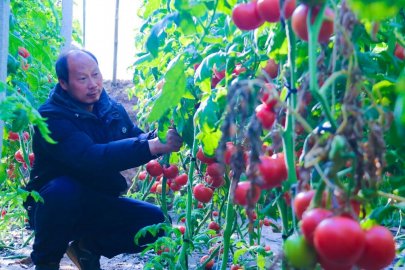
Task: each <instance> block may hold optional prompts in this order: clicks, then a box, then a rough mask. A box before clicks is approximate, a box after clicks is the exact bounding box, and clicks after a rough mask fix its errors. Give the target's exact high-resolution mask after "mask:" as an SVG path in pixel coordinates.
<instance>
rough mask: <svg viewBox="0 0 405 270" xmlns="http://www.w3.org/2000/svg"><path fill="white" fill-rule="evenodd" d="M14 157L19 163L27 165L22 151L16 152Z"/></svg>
mask: <svg viewBox="0 0 405 270" xmlns="http://www.w3.org/2000/svg"><path fill="white" fill-rule="evenodd" d="M14 157H15V160H17V161H18V162H20V163H25V161H24V157H23V154H22V152H21V150H18V151H17V152H15V154H14Z"/></svg>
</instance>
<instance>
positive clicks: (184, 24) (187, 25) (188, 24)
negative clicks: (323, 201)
mask: <svg viewBox="0 0 405 270" xmlns="http://www.w3.org/2000/svg"><path fill="white" fill-rule="evenodd" d="M180 29H181V31H182V32H183V34H184V35H186V36H187V35H193V34H195V33H196V28H195V24H194V21H193V17H191V15H190V14H188V13H181V15H180Z"/></svg>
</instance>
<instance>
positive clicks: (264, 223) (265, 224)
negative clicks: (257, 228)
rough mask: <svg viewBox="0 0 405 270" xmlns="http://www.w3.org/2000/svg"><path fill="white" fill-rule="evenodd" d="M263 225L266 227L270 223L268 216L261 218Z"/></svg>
mask: <svg viewBox="0 0 405 270" xmlns="http://www.w3.org/2000/svg"><path fill="white" fill-rule="evenodd" d="M263 225H264V226H266V227H268V226H270V225H271V221H270V219H268V218H266V217H265V218H264V219H263Z"/></svg>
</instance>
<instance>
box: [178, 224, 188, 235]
mask: <svg viewBox="0 0 405 270" xmlns="http://www.w3.org/2000/svg"><path fill="white" fill-rule="evenodd" d="M177 228H179V230H180V232H181V234H184V233H185V232H186V227H184V226H183V225H180V226H179V227H177Z"/></svg>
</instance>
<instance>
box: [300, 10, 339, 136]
mask: <svg viewBox="0 0 405 270" xmlns="http://www.w3.org/2000/svg"><path fill="white" fill-rule="evenodd" d="M325 9H326V3H325V4H324V5H322V7H321V9H320V11H319V13H318V16H316V18H315V21H314V23H313V24H312V23H311V18H312V16H313V12H312V11H313V10H312V9H310V10H309V12H308V17H307V26H308V36H309V38H308V56H309V75H310V80H309V89H310V91H311V93H312V95H313V96H314V97H315V98H316V99H317V100H318V101H319V102H320V104H321V107H322V110H323V112H324V113H325V116H326V118H327V119H328V121H329V123H330V124H331V127H332V128H333V129H334V130H336V128H337V124H336V121H335V119H334V118H333V116H332V113H331V110H330V106H329V104H328V102H327V100H326V99H325V97H324V96H323V95H321V93H320V91H319V86H318V82H317V76H316V75H317V68H316V65H317V61H316V58H317V57H316V54H317V53H316V50H317V44H318V35H319V31H320V29H321V25H322V21H323V14H324V12H325Z"/></svg>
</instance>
